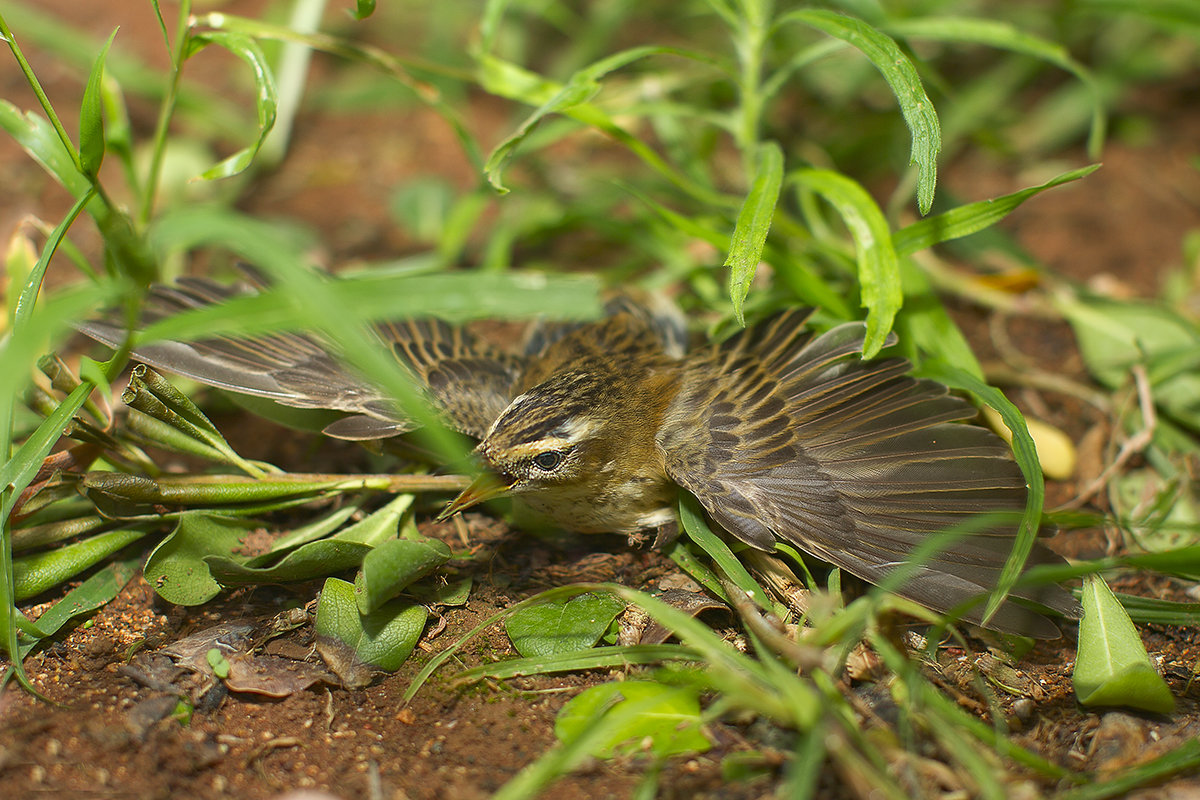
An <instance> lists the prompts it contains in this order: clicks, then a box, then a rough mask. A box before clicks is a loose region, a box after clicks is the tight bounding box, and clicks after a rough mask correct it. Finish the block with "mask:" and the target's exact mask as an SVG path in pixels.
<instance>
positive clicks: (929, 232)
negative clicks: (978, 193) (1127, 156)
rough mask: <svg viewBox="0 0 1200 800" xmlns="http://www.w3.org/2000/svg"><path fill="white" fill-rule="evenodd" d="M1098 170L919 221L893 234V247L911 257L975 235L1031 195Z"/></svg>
mask: <svg viewBox="0 0 1200 800" xmlns="http://www.w3.org/2000/svg"><path fill="white" fill-rule="evenodd" d="M1098 169H1100V165H1099V164H1090V165H1088V166H1086V167H1080V168H1079V169H1073V170H1070V171H1068V172H1064V173H1062V174H1061V175H1057V176H1055V177H1053V178H1051V179H1050V180H1048V181H1046V182H1045V183H1043V184H1041V185H1040V186H1032V187H1030V188H1028V189H1022V190H1020V191H1019V192H1013V193H1012V194H1006V195H1003V196H1001V197H994V198H992V199H990V200H980V201H978V202H975V203H967V204H966V205H962V206H957V207H955V208H952V209H950V210H949V211H946V212H943V213H941V214H936V215H934V216H932V217H928V218H926V219H923V220H919V221H917V222H914V223H912V224H911V225H908V226H906V227H904V228H901V229H900V230H898V231H896V233H895V234H893V235H892V246H893V247H895V249H896V252H897V253H899V254H900V255H910V254H912V253H915V252H917V251H919V250H924V249H925V248H927V247H932V246H933V245H935V244H940V243H942V242H948V241H950V240H951V239H959V238H961V237H963V236H970V235H971V234H972V233H978V232H979V231H981V230H983V229H984V228H987V227H989V226H991V225H995V224H996V223H997V222H999V221H1000V220H1002V219H1004V218H1005V217H1006V216H1008V214H1009V213H1010V212H1011V211H1012V210H1013V209H1015V208H1016V207H1017V206H1019V205H1021V204H1022V203H1024V202H1025V201H1026V200H1028V199H1029V198H1031V197H1033V196H1034V195H1038V194H1041V193H1042V192H1044V191H1046V190H1047V189H1053V188H1054V187H1056V186H1062V185H1063V184H1064V183H1070V182H1072V181H1077V180H1079V179H1081V178H1086V177H1087V176H1088V175H1091V174H1092V173H1093V172H1095V171H1096V170H1098Z"/></svg>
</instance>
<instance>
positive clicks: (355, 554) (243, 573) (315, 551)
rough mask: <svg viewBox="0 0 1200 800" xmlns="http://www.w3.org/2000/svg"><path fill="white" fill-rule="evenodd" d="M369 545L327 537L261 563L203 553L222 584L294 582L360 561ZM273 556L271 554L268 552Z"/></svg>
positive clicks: (350, 565) (343, 568)
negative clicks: (266, 563)
mask: <svg viewBox="0 0 1200 800" xmlns="http://www.w3.org/2000/svg"><path fill="white" fill-rule="evenodd" d="M369 552H371V546H370V545H367V544H361V543H360V542H339V541H337V540H334V539H326V540H323V541H319V542H310V543H309V544H306V545H301V546H300V547H298V548H296V549H295V550H293V551H292V552H290V553H288V554H287V555H286V556H284V557H283V558H282V559H280V560H279V562H277V563H275V564H269V565H266V566H263V565H261V563H262V561H263V559H255V560H252V561H250V562H247V563H245V564H243V563H241V562H240V561H236V560H234V559H231V558H225V557H221V556H206V557H205V558H204V563H206V564H207V565H208V569H209V571H210V572H211V573H212V576H213V577H214V578H216V579H217V581H218V582H219V583H221V584H223V585H225V586H241V585H246V584H255V583H294V582H296V581H307V580H312V579H313V578H320V577H322V576H325V575H330V574H333V573H335V572H343V571H345V570H348V569H353V568H355V567H358V566H359V565H361V564H362V561H363V559H364V558H366V555H367V553H369ZM268 558H274V554H268Z"/></svg>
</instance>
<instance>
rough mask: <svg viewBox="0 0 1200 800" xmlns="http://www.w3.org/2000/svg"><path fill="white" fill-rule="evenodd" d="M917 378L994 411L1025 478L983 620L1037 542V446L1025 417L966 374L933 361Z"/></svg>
mask: <svg viewBox="0 0 1200 800" xmlns="http://www.w3.org/2000/svg"><path fill="white" fill-rule="evenodd" d="M921 374H922V375H923V376H924V377H928V378H933V379H934V380H936V381H939V382H941V383H944V384H946V385H947V386H949V387H950V388H951V389H958V390H959V391H962V392H966V393H967V394H970V395H971V396H972V397H974V398H976V400H978V401H979V402H982V403H986V404H987V405H989V406H991V407H992V408H993V409H995V410H996V413H997V414H999V415H1000V419H1002V420H1003V421H1004V424H1005V426H1007V427H1008V429H1009V430H1010V431H1012V448H1013V457H1014V458H1015V459H1016V461H1017V466H1018V467H1020V468H1021V474H1022V475H1024V476H1025V484H1026V486H1027V487H1028V493H1027V495H1026V498H1025V514H1024V515H1023V516H1022V517H1021V527H1020V530H1019V531H1018V533H1017V538H1016V540H1015V541H1014V542H1013V549H1012V553H1010V554H1009V556H1008V560H1007V561H1005V562H1004V569H1003V570H1002V571H1001V573H1000V579H999V580H998V581H997V582H996V588H995V590H994V591H993V592H992V594H991V597H989V598H988V604H987V608H986V609H985V611H984V619H985V620H986V619H987V618H988V617H990V616H991V615H992V614H993V613H994V612H995V611H996V609H997V608H999V607H1000V604H1001V603H1003V602H1004V598H1005V597H1007V596H1008V593H1009V592H1010V591H1012V588H1013V586H1015V585H1016V583H1017V581H1018V580H1020V578H1021V571H1022V568H1023V566H1024V564H1025V559H1027V558H1028V557H1029V553H1030V551H1031V550H1032V549H1033V545H1034V543H1035V542H1036V541H1037V535H1038V528H1039V526H1040V524H1041V519H1042V508H1043V506H1044V504H1045V502H1046V480H1045V477H1044V476H1043V475H1042V466H1041V463H1040V462H1039V461H1038V456H1037V446H1036V445H1035V444H1034V442H1033V437H1031V436H1030V435H1029V428H1028V427H1027V426H1026V425H1025V417H1024V416H1022V415H1021V412H1020V410H1018V409H1017V407H1016V406H1014V405H1013V404H1012V403H1011V402H1009V400H1008V398H1007V397H1005V396H1004V393H1003V392H1001V391H1000V390H999V389H996V388H995V387H992V386H988V385H987V384H986V383H984V382H983V381H982V380H980V379H979V378H977V377H975V376H974V375H972V374H970V373H969V372H967V371H966V370H963V369H960V368H958V367H955V366H951V365H947V364H940V363H937V362H934V361H927V362H926V363H925V364H923V365H922V366H921Z"/></svg>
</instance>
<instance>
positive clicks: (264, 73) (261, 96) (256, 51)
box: [188, 31, 279, 180]
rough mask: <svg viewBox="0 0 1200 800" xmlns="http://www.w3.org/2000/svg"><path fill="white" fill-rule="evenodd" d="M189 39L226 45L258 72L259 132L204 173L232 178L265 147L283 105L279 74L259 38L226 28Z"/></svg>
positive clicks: (209, 177)
mask: <svg viewBox="0 0 1200 800" xmlns="http://www.w3.org/2000/svg"><path fill="white" fill-rule="evenodd" d="M188 41H189V45H190V46H191V47H193V48H194V49H195V50H199V49H200V48H202V47H204V46H206V45H208V44H215V45H218V46H219V47H223V48H225V49H226V50H228V51H229V52H230V53H233V54H234V55H235V56H237V57H238V58H240V59H241V60H242V61H244V62H246V64H247V65H249V67H250V69H251V70H252V71H253V72H254V88H255V97H254V109H255V111H256V112H257V115H258V136H257V137H256V138H255V140H254V142H253V143H252V144H250V145H249V146H248V147H245V148H243V149H241V150H239V151H238V152H236V153H234V154H233V155H231V156H229V157H228V158H226V159H225V160H223V161H222V162H221V163H219V164H217V165H216V166H214V167H212V168H211V169H208V170H205V172H204V173H203V174H201V175H200V177H201V178H202V179H204V180H216V179H218V178H228V177H229V176H231V175H236V174H238V173H239V172H242V171H243V170H245V169H246V168H247V167H249V166H250V164H251V162H253V161H254V157H255V156H256V155H257V154H258V151H259V149H261V148H262V144H263V141H264V140H265V139H266V138H267V134H268V133H270V132H271V128H273V127H275V114H276V111H277V110H278V107H279V96H278V92H277V90H276V88H275V78H274V76H273V75H272V74H271V66H270V64H269V63H268V62H267V57H266V55H264V54H263V51H262V48H261V47H259V46H258V42H256V41H254V39H252V38H250V37H249V36H246V35H244V34H241V33H230V32H226V31H203V32H200V33H193V34H192V37H191V39H189V40H188Z"/></svg>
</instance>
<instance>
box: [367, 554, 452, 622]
mask: <svg viewBox="0 0 1200 800" xmlns="http://www.w3.org/2000/svg"><path fill="white" fill-rule="evenodd" d="M449 560H450V548H449V547H447V546H446V545H445V544H444V543H443V542H439V541H438V540H437V539H423V540H416V539H392V540H390V541H386V542H382V543H381V544H379V546H377V547H376V548H375V549H374V550H372V551H371V552H369V553H367V556H366V558H364V559H363V563H362V568H361V569H359V571H358V575H357V576H355V579H354V594H355V597H356V598H357V599H358V610H359V612H361V613H362V614H364V615H366V614H370V613H371V612H372V611H375V610H376V609H377V608H379V607H380V606H382V605H383V604H384V603H386V602H388V601H389V600H391V599H392V598H393V597H395V596H396V595H398V594H400V592H402V591H404V590H405V589H406V588H408V586H409V584H411V583H415V582H416V581H419V580H420V579H421V578H424V577H425V576H426V575H428V574H429V573H431V572H433V571H434V570H435V569H437V568H438V567H440V566H441V565H442V564H445V563H446V562H447V561H449Z"/></svg>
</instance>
